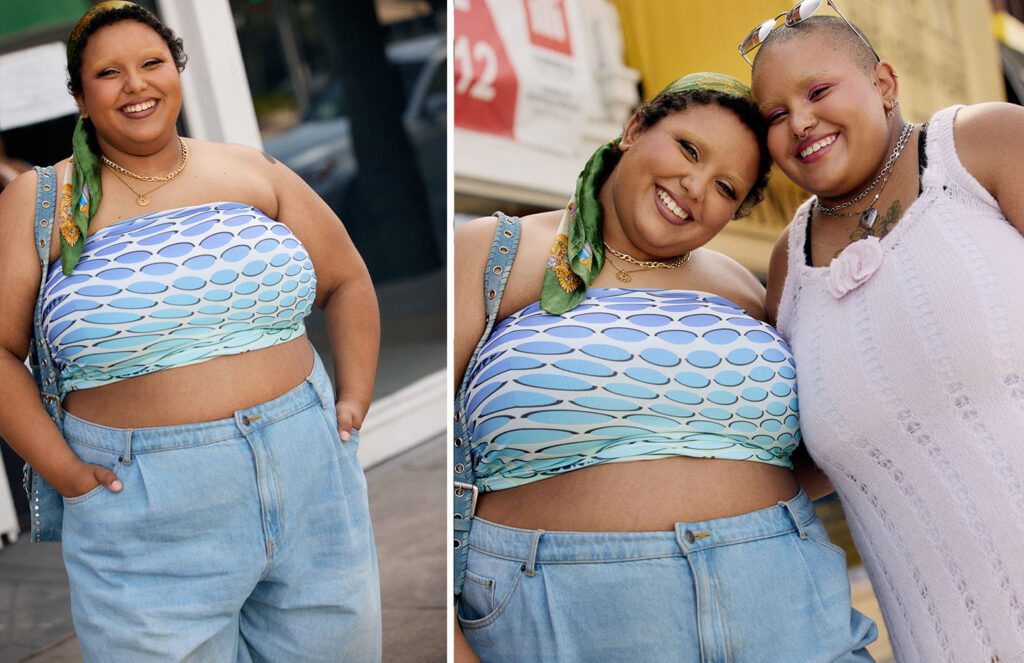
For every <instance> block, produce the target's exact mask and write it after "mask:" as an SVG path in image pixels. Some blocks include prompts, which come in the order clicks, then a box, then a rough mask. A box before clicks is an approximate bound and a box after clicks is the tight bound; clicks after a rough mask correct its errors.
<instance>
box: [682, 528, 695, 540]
mask: <svg viewBox="0 0 1024 663" xmlns="http://www.w3.org/2000/svg"><path fill="white" fill-rule="evenodd" d="M683 538H684V539H686V542H687V543H693V542H694V541H696V540H697V537H695V536H694V535H693V532H692V531H690V530H686V534H684V535H683Z"/></svg>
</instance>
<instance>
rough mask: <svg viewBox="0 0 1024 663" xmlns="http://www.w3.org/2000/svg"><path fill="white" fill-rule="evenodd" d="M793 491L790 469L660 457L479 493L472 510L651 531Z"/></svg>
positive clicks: (522, 523)
mask: <svg viewBox="0 0 1024 663" xmlns="http://www.w3.org/2000/svg"><path fill="white" fill-rule="evenodd" d="M797 491H798V485H797V482H796V479H795V478H794V477H793V472H792V471H791V470H789V469H786V468H784V467H779V466H776V465H766V464H764V463H757V462H752V461H744V460H721V459H709V458H688V457H678V458H662V459H658V460H641V461H634V462H619V463H605V464H603V465H593V466H591V467H586V468H583V469H580V470H573V471H571V472H566V473H565V474H560V475H557V476H554V477H550V478H547V479H543V480H540V481H535V482H533V483H528V484H524V485H522V486H516V487H515V488H507V489H504V490H499V491H494V492H488V493H481V495H480V497H479V498H478V502H477V509H476V515H477V516H479V517H481V518H483V519H485V520H489V521H491V522H494V523H500V524H502V525H508V526H509V527H518V528H522V529H544V530H548V531H579V532H653V531H661V530H671V529H673V526H674V525H675V523H679V522H699V521H703V520H711V519H713V518H727V517H730V516H738V515H740V514H744V513H749V512H751V511H756V510H758V509H763V508H766V507H770V506H774V505H775V504H777V503H778V502H779V501H781V500H789V499H791V498H793V497H794V496H795V495H796V494H797Z"/></svg>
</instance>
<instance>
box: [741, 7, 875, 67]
mask: <svg viewBox="0 0 1024 663" xmlns="http://www.w3.org/2000/svg"><path fill="white" fill-rule="evenodd" d="M826 3H827V4H828V6H829V7H831V8H832V9H833V10H834V11H835V13H836V14H838V15H839V18H841V19H843V20H844V21H846V24H847V25H848V26H850V29H851V30H853V32H854V34H856V35H857V37H859V38H860V40H861V41H862V42H864V45H865V46H867V47H868V48H869V49H871V53H872V54H874V56H875V59H876V60H878V61H881V58H880V57H878V53H876V52H875V49H874V48H873V47H872V46H871V44H869V43H868V40H867V39H865V38H864V35H862V34H861V33H860V30H858V29H857V28H855V27H853V23H850V22H849V21H848V20H847V19H846V17H845V16H843V12H841V11H839V7H836V3H834V2H832V0H826ZM821 4H822V2H821V0H802V1H801V2H798V3H796V4H795V5H793V7H792V8H791V9H790V10H789V11H787V12H782V13H781V14H779V15H778V16H776V17H775V18H770V19H768V20H767V21H765V22H763V23H761V24H760V25H758V26H757V27H756V28H754V29H753V30H751V31H750V34H748V35H747V36H746V37H745V38H744V39H743V41H741V42H740V55H742V56H743V59H744V60H746V61H747V64H749V65H750V66H754V63H753V62H751V61H750V58H748V57H747V53H749V52H751V51H752V50H754V49H755V48H757V47H758V46H760V45H761V44H762V43H764V40H765V39H767V38H768V33H769V32H771V31H772V30H774V29H775V25H776V24H777V23H778V22H779V19H780V18H782V17H783V16H785V17H786V21H785V24H786V25H787V26H788V27H792V26H794V25H796V24H797V23H799V22H800V21H803V20H804V19H807V18H810V17H811V16H813V15H814V13H815V12H817V11H818V9H820V8H821Z"/></svg>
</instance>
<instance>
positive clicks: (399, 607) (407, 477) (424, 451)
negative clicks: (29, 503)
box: [0, 435, 448, 663]
mask: <svg viewBox="0 0 1024 663" xmlns="http://www.w3.org/2000/svg"><path fill="white" fill-rule="evenodd" d="M360 444H362V442H360ZM446 474H447V463H446V461H445V443H444V435H438V436H436V437H434V438H433V439H431V440H428V441H426V442H423V443H421V444H419V445H417V446H416V447H415V448H413V449H411V450H409V451H407V452H405V453H403V454H401V455H399V456H396V457H394V458H390V459H388V460H386V461H383V462H381V463H379V464H378V465H376V466H375V467H373V468H371V469H370V470H368V471H367V472H366V481H367V486H368V488H369V494H370V514H371V518H372V519H373V527H374V538H375V539H376V543H377V557H378V563H379V566H380V579H381V583H380V584H381V587H380V593H381V606H382V614H383V627H384V661H385V662H395V663H433V662H435V661H444V660H445V645H446V641H447V635H446V633H447V630H446V625H447V621H448V620H447V612H446V610H447V603H448V601H447V600H446V597H447V593H446V592H445V568H446V564H445V551H446V546H445V541H446V540H447V537H446V536H445V524H446V522H447V519H446V518H445V513H446V512H445V498H446V495H447V493H446V491H444V490H443V489H442V487H443V486H444V478H445V476H446ZM339 654H341V653H339ZM342 658H343V657H342V656H340V655H339V660H342ZM0 660H2V661H4V662H5V663H7V662H10V663H15V662H16V661H25V662H31V663H81V660H82V656H81V653H80V652H79V649H78V640H77V639H76V638H75V637H74V634H73V629H72V625H71V608H70V594H69V590H68V585H67V574H66V573H65V572H64V565H63V563H62V562H61V556H60V544H56V543H53V544H45V545H35V544H30V543H29V542H28V541H27V539H24V538H22V539H21V540H20V541H18V542H17V543H15V544H14V545H12V546H10V547H8V548H5V549H4V551H3V554H2V555H0Z"/></svg>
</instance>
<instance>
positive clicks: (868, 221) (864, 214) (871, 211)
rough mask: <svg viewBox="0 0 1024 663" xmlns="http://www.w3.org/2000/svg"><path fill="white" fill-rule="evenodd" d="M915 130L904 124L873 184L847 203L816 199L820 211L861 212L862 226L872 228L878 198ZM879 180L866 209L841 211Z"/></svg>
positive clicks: (854, 214)
mask: <svg viewBox="0 0 1024 663" xmlns="http://www.w3.org/2000/svg"><path fill="white" fill-rule="evenodd" d="M913 130H914V125H913V124H910V123H909V122H908V123H906V124H904V125H903V131H902V132H901V133H900V138H899V140H898V141H896V147H894V148H893V150H892V154H890V155H889V160H888V161H886V162H885V166H883V167H882V170H881V171H879V173H878V175H877V176H876V177H875V179H873V180H872V181H871V184H869V185H868V187H867V188H866V189H864V190H863V191H861V192H860V193H859V194H857V196H855V197H854V198H852V199H850V200H847V201H846V202H845V203H840V204H839V205H834V206H832V207H828V206H825V205H822V204H821V202H819V201H815V206H816V207H817V208H818V211H820V212H821V213H822V214H824V215H825V216H836V217H850V216H856V215H858V214H859V215H860V221H859V223H860V225H861V227H862V228H865V229H867V230H870V229H871V227H872V226H873V225H875V219H877V218H878V210H876V209H875V203H877V202H878V198H879V197H880V196H881V195H882V191H883V190H884V189H885V184H886V183H887V182H888V181H889V175H890V174H891V172H892V167H893V165H894V164H895V163H896V160H897V159H899V158H900V154H901V153H902V152H903V148H904V147H905V146H906V144H907V140H908V139H909V138H910V134H911V132H912V131H913ZM879 182H881V186H879V187H878V191H876V192H875V197H874V198H872V199H871V203H870V204H869V205H868V206H867V208H866V209H864V210H863V211H860V212H843V213H841V214H840V213H839V210H841V209H845V208H847V207H849V206H850V205H853V204H854V203H856V202H858V201H859V200H861V199H862V198H864V196H866V195H868V193H870V192H871V190H872V189H874V188H875V185H877V184H878V183H879Z"/></svg>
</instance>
